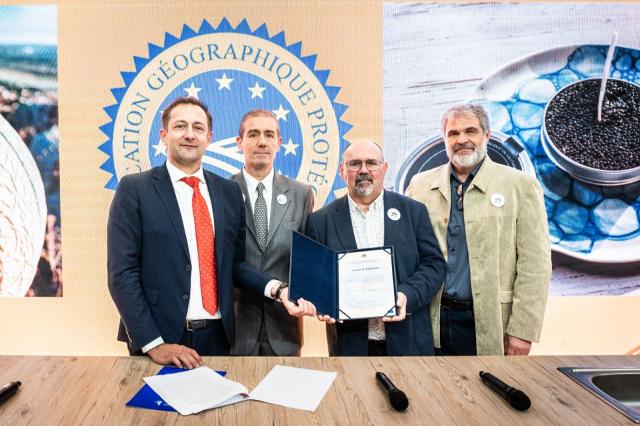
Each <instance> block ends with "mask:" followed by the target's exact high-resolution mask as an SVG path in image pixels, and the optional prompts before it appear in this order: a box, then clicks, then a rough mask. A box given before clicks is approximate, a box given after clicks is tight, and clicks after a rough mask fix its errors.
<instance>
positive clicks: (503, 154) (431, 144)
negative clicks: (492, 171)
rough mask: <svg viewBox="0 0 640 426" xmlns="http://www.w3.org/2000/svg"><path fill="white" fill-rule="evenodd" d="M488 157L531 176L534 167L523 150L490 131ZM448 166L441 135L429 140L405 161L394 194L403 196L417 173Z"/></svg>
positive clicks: (504, 136)
mask: <svg viewBox="0 0 640 426" xmlns="http://www.w3.org/2000/svg"><path fill="white" fill-rule="evenodd" d="M487 155H488V156H489V158H491V159H492V160H493V161H495V162H496V163H498V164H502V165H504V166H509V167H513V168H515V169H518V170H521V171H523V172H524V173H527V174H530V175H532V176H533V175H534V173H535V172H534V169H533V164H532V163H531V160H530V159H529V155H528V154H527V151H526V150H525V149H524V146H522V144H520V143H519V142H518V141H516V140H515V139H514V138H512V137H508V136H506V135H504V134H503V133H501V132H498V131H493V130H492V131H491V135H490V137H489V143H488V145H487ZM448 162H449V158H448V157H447V149H446V146H445V144H444V140H443V139H442V136H441V135H437V136H433V137H431V138H429V139H428V140H427V141H426V142H424V143H423V144H420V145H419V146H418V147H417V148H416V149H415V151H414V152H413V153H411V155H409V156H408V157H407V159H406V160H405V161H404V163H403V164H402V166H401V167H400V172H399V173H398V175H397V178H396V183H395V190H396V191H398V192H400V193H404V191H405V190H406V189H407V186H409V183H410V182H411V179H412V178H413V177H414V176H415V175H416V174H418V173H420V172H424V171H426V170H431V169H434V168H436V167H439V166H441V165H443V164H446V163H448Z"/></svg>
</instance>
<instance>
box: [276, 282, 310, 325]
mask: <svg viewBox="0 0 640 426" xmlns="http://www.w3.org/2000/svg"><path fill="white" fill-rule="evenodd" d="M280 302H282V305H283V306H284V307H285V309H286V310H287V312H289V315H291V316H292V317H296V318H300V317H303V316H312V317H313V316H316V306H315V305H314V304H313V303H311V302H309V301H308V300H304V299H303V298H300V299H298V304H297V305H296V304H295V303H293V302H292V301H291V300H289V289H288V288H283V289H282V290H281V291H280Z"/></svg>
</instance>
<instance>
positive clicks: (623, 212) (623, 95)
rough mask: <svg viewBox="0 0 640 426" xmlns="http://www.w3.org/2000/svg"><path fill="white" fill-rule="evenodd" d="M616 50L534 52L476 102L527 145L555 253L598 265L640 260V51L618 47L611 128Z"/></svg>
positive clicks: (480, 89) (478, 91)
mask: <svg viewBox="0 0 640 426" xmlns="http://www.w3.org/2000/svg"><path fill="white" fill-rule="evenodd" d="M607 49H608V46H607V45H579V46H567V47H558V48H555V49H550V50H545V51H542V52H539V53H535V54H532V55H528V56H526V57H524V58H521V59H519V60H516V61H514V62H512V63H509V64H507V65H505V66H503V67H501V68H499V69H498V70H497V71H495V72H493V73H492V74H491V75H489V76H487V77H485V78H484V79H483V80H482V81H481V82H480V83H479V84H478V85H477V86H476V87H475V88H474V89H473V90H472V91H471V93H470V94H469V100H470V101H473V102H477V103H481V104H482V105H484V106H485V108H486V109H487V111H488V113H489V119H490V123H491V128H492V131H493V129H496V130H498V131H500V132H502V133H503V134H505V135H506V136H507V137H512V138H514V139H516V140H518V141H520V142H521V143H522V144H523V146H524V147H525V149H526V151H527V153H528V156H529V158H530V159H531V162H532V163H533V168H534V170H535V175H536V178H537V179H538V181H539V182H540V184H541V185H542V189H543V191H544V198H545V207H546V210H547V216H548V223H549V234H550V239H551V243H552V249H553V250H554V251H556V252H559V253H562V254H566V255H569V256H571V257H574V258H577V259H582V260H586V261H590V262H599V263H621V262H625V263H626V262H637V261H640V167H639V166H640V165H639V164H638V163H637V162H638V161H639V157H638V156H639V155H640V136H639V135H638V132H640V129H639V128H638V123H639V120H640V116H639V109H638V108H640V104H638V102H639V101H640V91H639V90H638V89H640V87H639V86H638V84H639V83H640V50H638V49H631V48H627V47H617V48H616V50H615V54H614V57H613V62H612V66H611V71H610V74H609V75H610V78H609V81H608V83H607V92H605V93H606V95H605V104H604V114H603V122H604V124H603V123H600V124H597V123H596V122H595V121H596V120H597V118H596V116H595V115H594V113H593V111H595V108H596V107H597V93H598V91H599V83H600V79H601V78H602V72H603V68H604V62H605V58H606V54H607ZM592 85H593V86H592ZM594 86H595V87H594ZM594 91H595V93H596V98H595V99H593V92H594ZM587 98H589V99H587ZM592 104H593V105H592ZM581 149H582V150H584V151H581ZM563 150H564V151H563Z"/></svg>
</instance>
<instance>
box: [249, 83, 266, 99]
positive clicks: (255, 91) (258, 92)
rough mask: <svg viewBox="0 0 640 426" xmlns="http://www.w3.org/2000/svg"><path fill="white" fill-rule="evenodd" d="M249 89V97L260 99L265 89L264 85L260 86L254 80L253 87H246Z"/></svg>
mask: <svg viewBox="0 0 640 426" xmlns="http://www.w3.org/2000/svg"><path fill="white" fill-rule="evenodd" d="M248 89H249V91H250V92H251V99H253V98H260V99H264V98H263V97H262V92H264V91H265V90H267V88H266V87H260V85H259V84H258V82H257V81H256V85H255V86H253V87H249V88H248Z"/></svg>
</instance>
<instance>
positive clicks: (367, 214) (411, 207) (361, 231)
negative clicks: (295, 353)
mask: <svg viewBox="0 0 640 426" xmlns="http://www.w3.org/2000/svg"><path fill="white" fill-rule="evenodd" d="M386 171H387V163H385V161H384V157H383V153H382V149H381V148H380V147H379V146H378V145H377V144H375V143H374V142H371V141H360V142H355V143H353V144H351V145H350V146H349V147H348V148H347V149H346V150H345V152H344V154H343V159H342V162H341V163H340V175H341V176H342V178H343V179H344V181H345V182H346V184H347V187H348V188H349V193H348V194H347V195H345V196H344V197H342V198H339V199H337V200H335V201H334V202H332V203H331V204H329V205H328V206H326V207H324V208H322V209H321V210H319V211H317V212H315V213H312V214H311V216H309V220H308V221H307V227H306V233H307V235H308V236H310V237H311V238H313V239H315V240H316V241H318V242H320V243H322V244H324V245H326V246H328V247H330V248H332V249H334V250H351V249H361V248H372V247H381V246H393V248H394V254H395V272H396V281H397V285H398V298H397V303H396V304H397V308H398V309H397V315H396V316H394V317H384V318H372V319H369V320H350V321H344V322H341V323H336V322H335V319H334V318H329V317H328V316H326V315H319V316H318V318H319V319H321V320H323V321H326V322H327V323H328V325H327V338H328V340H329V353H330V354H331V355H339V356H345V355H350V356H364V355H375V356H380V355H433V353H434V348H433V334H432V331H431V320H430V316H429V304H430V303H431V299H432V298H433V296H434V295H435V294H436V292H437V291H438V288H439V286H440V283H441V282H442V280H443V279H444V274H445V268H446V264H445V261H444V258H443V256H442V252H441V251H440V248H439V246H438V242H437V240H436V237H435V235H434V233H433V228H432V227H431V222H430V221H429V214H428V212H427V209H426V207H425V205H424V204H421V203H417V202H415V201H414V200H412V199H410V198H408V197H405V196H403V195H399V194H395V193H393V192H389V191H384V190H383V187H382V185H383V182H384V175H385V173H386ZM320 314H322V313H321V312H320Z"/></svg>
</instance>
